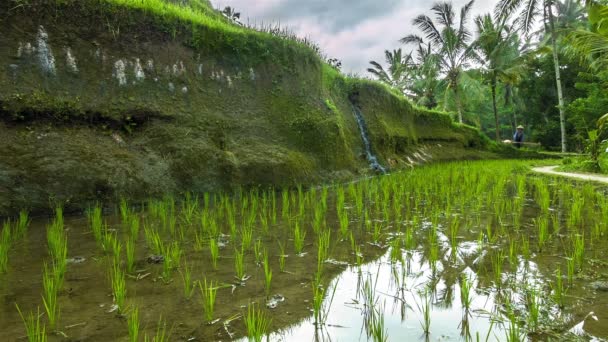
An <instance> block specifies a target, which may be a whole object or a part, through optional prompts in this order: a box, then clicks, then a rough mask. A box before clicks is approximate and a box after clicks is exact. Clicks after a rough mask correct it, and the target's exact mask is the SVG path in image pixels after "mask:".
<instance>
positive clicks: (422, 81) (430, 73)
mask: <svg viewBox="0 0 608 342" xmlns="http://www.w3.org/2000/svg"><path fill="white" fill-rule="evenodd" d="M440 84H441V82H440V80H439V59H438V58H437V55H435V54H434V53H433V49H432V46H431V44H418V48H417V49H416V59H415V63H414V66H413V71H412V81H411V83H410V86H409V88H408V89H407V90H408V91H409V92H411V93H412V94H413V97H414V99H415V101H416V103H417V104H418V105H421V106H424V107H426V108H429V109H433V108H435V107H436V106H437V99H436V93H437V91H438V88H439V85H440Z"/></svg>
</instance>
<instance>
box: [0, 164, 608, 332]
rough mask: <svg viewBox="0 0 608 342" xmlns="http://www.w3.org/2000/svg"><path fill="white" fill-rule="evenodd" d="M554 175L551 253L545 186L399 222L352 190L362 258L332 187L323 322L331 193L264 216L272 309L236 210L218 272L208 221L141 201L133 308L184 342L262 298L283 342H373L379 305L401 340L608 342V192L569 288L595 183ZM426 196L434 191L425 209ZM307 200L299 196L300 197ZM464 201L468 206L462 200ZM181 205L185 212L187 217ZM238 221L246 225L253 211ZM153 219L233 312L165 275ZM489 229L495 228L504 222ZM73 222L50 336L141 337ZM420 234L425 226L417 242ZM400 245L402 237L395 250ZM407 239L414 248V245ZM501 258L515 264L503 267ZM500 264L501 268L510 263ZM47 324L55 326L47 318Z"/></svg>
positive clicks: (36, 272) (0, 290) (29, 250)
mask: <svg viewBox="0 0 608 342" xmlns="http://www.w3.org/2000/svg"><path fill="white" fill-rule="evenodd" d="M391 177H392V176H391ZM420 177H421V178H422V179H423V176H420ZM547 182H548V186H549V189H550V191H551V193H552V201H551V208H550V214H549V215H552V214H554V216H555V217H556V222H558V223H559V225H560V226H562V228H561V229H560V230H559V231H556V230H554V228H553V227H552V226H551V228H549V229H550V231H551V234H550V238H549V239H548V242H546V244H545V245H544V247H543V248H542V249H539V248H538V247H537V246H536V242H537V240H538V236H537V235H538V230H537V224H536V221H535V220H538V219H539V217H540V216H541V209H540V208H539V205H538V203H537V200H536V198H535V188H534V186H533V185H532V184H528V185H527V189H528V192H527V194H526V200H525V201H524V204H523V210H522V213H521V215H519V216H518V215H514V214H513V213H509V212H507V213H504V214H497V213H496V212H495V210H494V208H495V206H494V203H491V202H487V201H485V200H480V201H479V202H483V203H482V204H481V205H468V206H463V207H461V208H456V207H455V206H454V207H452V208H451V209H449V210H448V209H446V210H444V211H441V212H439V211H434V210H431V209H428V208H431V207H435V208H441V207H442V206H443V205H442V204H432V202H434V201H435V202H436V203H437V202H438V201H439V200H438V199H437V198H435V197H434V196H432V195H428V194H426V195H425V192H424V191H422V192H420V193H417V194H416V193H412V194H410V195H408V196H407V197H406V198H407V200H408V201H411V203H410V204H409V205H405V204H404V205H403V206H402V207H401V210H403V215H400V217H399V219H396V218H395V219H392V220H391V219H389V220H386V219H384V218H383V216H384V215H383V214H381V211H382V210H380V211H378V210H376V209H372V208H374V205H373V204H372V203H373V199H374V196H375V195H369V198H368V202H366V203H369V208H370V209H369V211H370V214H369V216H362V215H359V214H358V213H357V212H358V210H357V209H356V206H355V204H354V203H355V202H356V199H354V198H348V195H347V200H346V204H345V207H346V209H345V210H346V212H347V213H348V216H349V218H350V219H349V222H350V224H349V227H350V230H351V231H352V232H353V235H354V239H355V241H356V242H357V243H356V244H357V245H358V246H359V247H360V252H361V254H362V256H363V262H362V264H361V265H357V262H356V258H355V256H354V253H353V251H352V248H351V242H350V241H349V239H344V238H342V237H341V235H340V233H339V232H338V230H339V228H338V227H339V220H338V218H337V216H336V214H335V201H336V199H335V196H334V195H333V194H331V193H330V195H329V200H328V203H329V205H328V210H327V213H326V216H325V221H326V225H327V227H328V228H329V229H331V230H332V239H331V240H332V243H331V247H330V253H329V258H328V259H330V260H326V262H325V263H324V270H323V280H322V286H324V287H326V288H327V289H328V291H327V292H328V294H327V295H326V297H325V301H324V310H325V311H326V313H327V316H326V317H327V318H326V319H325V320H324V322H317V323H316V324H315V322H314V320H313V318H312V317H313V315H312V312H311V310H312V288H311V286H312V285H311V284H312V280H313V278H314V274H315V272H316V270H317V246H316V245H317V242H316V241H317V239H316V234H315V232H314V230H313V227H312V226H313V224H312V223H310V222H312V221H313V220H314V213H313V210H312V209H311V208H312V207H314V205H315V200H318V195H319V192H317V193H316V194H315V195H311V198H312V199H315V200H308V201H307V202H306V203H307V205H308V206H310V208H308V207H306V209H305V210H304V212H303V213H302V212H298V209H297V205H292V207H291V209H290V214H289V215H288V217H281V214H280V213H281V211H282V208H281V205H280V203H279V204H278V205H277V207H276V211H277V213H278V214H277V215H276V216H277V217H278V218H277V220H276V222H275V223H270V224H269V225H270V227H269V229H268V230H267V232H264V231H263V229H262V228H260V222H259V219H258V221H256V225H255V229H254V234H253V241H254V242H253V243H252V245H253V244H254V243H255V241H258V240H259V241H261V242H260V245H261V246H263V248H265V249H266V250H267V251H268V255H269V261H270V268H271V269H272V270H273V278H272V289H271V292H270V293H271V296H270V297H273V296H277V297H278V298H284V301H280V302H279V303H278V305H277V307H276V308H273V309H269V308H265V305H266V303H267V299H268V298H267V296H266V294H265V290H264V271H263V269H262V267H261V266H260V265H259V264H256V261H255V255H254V251H253V248H252V249H250V250H248V252H246V254H245V265H246V266H245V268H246V272H245V273H246V274H247V275H249V276H251V278H250V279H248V280H247V281H245V282H240V281H237V280H236V279H235V276H234V275H235V270H234V261H235V260H234V250H235V248H237V247H238V248H240V242H239V238H238V237H237V238H234V239H231V238H230V237H229V236H228V234H229V231H230V229H229V227H228V224H227V223H226V222H225V221H226V218H225V215H220V214H218V223H219V225H220V231H221V232H222V234H223V235H222V236H221V237H220V238H219V240H220V241H222V242H223V244H222V248H221V249H220V258H219V260H218V269H217V270H214V269H213V267H212V265H211V259H210V257H209V247H208V246H204V248H203V249H202V250H201V251H197V250H196V249H195V237H194V232H196V231H197V230H198V229H199V225H198V224H193V225H192V226H191V227H190V226H188V227H184V228H183V229H184V234H183V235H184V238H183V239H182V238H178V237H176V236H174V235H172V234H170V233H169V232H167V231H165V230H163V228H161V227H160V224H159V223H158V219H156V218H154V217H153V215H151V214H150V213H149V212H147V211H146V210H143V211H141V212H140V210H134V211H135V212H136V214H134V215H136V216H137V217H139V218H140V220H141V222H142V229H140V233H139V236H138V238H137V249H136V256H137V258H136V259H137V263H136V272H134V273H133V274H130V275H129V276H128V277H127V287H128V291H127V305H128V306H129V308H133V307H137V308H138V309H139V313H140V321H141V323H140V325H141V330H142V332H141V333H140V336H143V335H144V334H148V335H150V336H152V335H153V334H154V332H155V331H156V329H157V327H158V325H159V320H160V319H161V318H162V320H163V321H165V322H166V325H167V327H168V330H170V334H171V335H170V336H171V337H170V340H175V341H214V340H216V341H220V340H221V341H226V340H236V339H240V338H243V337H244V335H246V328H245V323H244V320H243V318H242V315H243V314H245V313H246V311H247V307H248V305H250V304H251V303H258V304H260V306H261V307H262V308H263V311H264V312H265V313H266V314H267V315H268V317H270V318H271V319H272V324H271V329H272V331H273V332H272V333H271V334H270V336H269V339H270V340H271V341H311V340H319V341H322V340H327V341H329V340H331V341H366V340H372V337H370V336H369V335H368V331H369V326H368V324H367V323H368V318H369V314H370V312H371V310H375V312H376V315H377V316H380V317H382V318H383V320H384V326H383V327H382V330H384V331H385V332H386V335H387V336H388V340H389V341H410V340H414V341H415V340H425V339H426V340H430V341H443V340H448V341H464V340H476V339H477V338H478V336H479V340H480V341H485V340H489V341H506V340H507V335H508V334H509V333H510V332H512V330H513V325H512V322H515V326H516V327H519V332H518V333H516V334H515V335H516V336H517V337H518V338H519V339H520V340H526V339H529V340H534V341H536V340H539V341H540V340H547V339H558V340H559V339H561V340H576V339H581V340H593V339H596V340H601V339H606V338H608V325H607V324H606V321H607V320H608V292H604V290H608V285H607V286H606V287H605V288H604V287H602V286H599V285H601V284H599V285H598V283H597V282H601V281H602V280H604V279H608V264H607V263H606V262H605V260H607V259H606V253H607V251H608V248H607V245H606V239H607V238H606V236H598V237H596V238H591V237H590V236H591V235H592V233H591V230H592V228H593V227H594V226H595V225H598V224H599V225H604V224H606V223H605V222H601V218H602V217H601V216H599V211H598V210H597V208H596V207H595V205H596V204H597V203H595V202H594V201H595V200H594V199H592V197H589V196H592V194H597V193H598V192H600V191H604V190H602V189H594V190H593V192H592V191H589V190H587V191H586V192H584V193H585V194H586V195H583V196H587V197H588V198H587V197H585V198H586V202H585V203H586V204H587V205H586V207H585V208H586V209H585V210H583V211H582V213H583V218H584V227H583V228H580V229H581V230H580V232H581V233H584V234H585V236H586V241H587V244H586V247H585V264H584V268H583V270H582V271H581V272H577V273H576V274H575V275H574V279H573V282H572V283H569V282H568V281H567V280H566V279H565V278H566V260H567V251H568V250H569V249H570V247H569V246H570V240H569V236H570V235H571V231H569V228H566V221H567V220H568V216H569V214H568V213H569V211H570V206H571V205H572V204H571V203H572V201H571V200H569V196H570V192H566V193H564V192H563V191H562V189H563V188H565V187H570V188H574V189H581V188H582V186H580V185H578V184H571V183H567V182H565V181H558V180H547ZM357 186H365V187H367V186H369V187H373V186H378V185H377V184H375V185H374V184H371V185H370V184H361V185H357ZM508 191H510V190H508ZM484 194H485V192H484ZM277 196H280V194H279V195H277ZM416 196H420V197H423V196H428V198H424V199H422V200H420V201H419V202H417V203H418V204H416V203H414V202H416V200H415V199H414V197H416ZM437 196H440V195H439V194H438V195H437ZM479 196H482V194H481V193H480V194H479ZM295 197H297V196H292V197H291V198H292V201H293V199H294V198H295ZM278 198H280V197H278ZM376 200H378V198H376ZM277 202H280V199H277ZM295 202H297V200H295V201H293V203H295ZM439 203H440V202H439ZM452 203H458V198H455V199H454V202H452ZM201 207H202V205H201ZM268 207H269V206H268ZM209 208H210V209H207V210H209V211H210V212H213V211H214V210H215V209H213V205H211V206H210V207H209ZM408 208H409V209H408ZM199 209H200V210H204V209H201V208H199ZM365 210H367V209H365ZM178 212H179V211H178ZM178 212H176V216H179V213H178ZM394 217H395V215H393V218H394ZM455 218H458V221H455ZM105 220H106V221H107V222H108V225H109V226H108V227H109V229H110V230H115V231H116V236H117V237H119V238H120V239H121V240H122V241H124V240H125V238H124V237H125V236H126V234H127V232H126V231H127V228H126V227H125V226H123V224H121V223H120V221H121V220H120V218H118V217H116V216H111V215H110V216H106V217H105ZM237 220H238V221H239V222H241V220H242V218H241V217H239V218H238V219H237ZM294 221H298V222H302V227H303V229H304V230H305V231H306V232H307V235H306V240H305V246H304V253H303V254H301V255H296V254H295V251H294V246H293V239H294V237H293V233H292V228H293V226H294ZM48 222H49V221H48V220H45V219H38V220H34V222H32V224H31V225H30V227H29V232H28V234H27V236H26V237H25V238H24V239H21V240H18V241H15V242H14V243H13V247H12V249H11V252H10V255H9V263H10V265H9V270H8V272H7V273H6V274H4V275H0V340H1V341H18V340H25V339H24V337H25V330H24V327H23V323H22V321H21V319H20V317H19V315H18V313H17V310H16V308H15V304H18V305H19V306H20V308H21V309H22V310H23V311H30V310H34V311H35V310H36V307H40V308H41V310H42V312H43V311H44V309H43V307H42V298H41V294H42V268H43V263H44V262H50V261H49V259H50V258H49V256H48V251H47V248H46V245H47V243H46V234H45V227H46V225H47V224H48ZM367 222H372V223H371V226H373V225H374V224H375V223H378V224H380V225H381V229H382V230H381V232H380V237H381V238H380V239H378V238H377V237H376V238H374V237H373V235H374V234H373V232H372V231H370V230H369V229H368V228H366V226H367V225H368V224H367ZM453 222H458V225H459V229H458V234H457V235H456V237H455V239H452V237H451V236H450V225H451V224H453ZM515 222H517V223H515ZM308 223H310V224H308ZM144 225H147V226H149V227H157V229H158V230H159V231H161V232H163V238H164V239H165V240H166V241H179V243H180V245H181V247H182V249H183V251H184V256H183V257H182V263H181V264H182V265H183V264H184V261H185V262H187V264H188V266H189V267H191V268H192V273H193V279H194V280H195V281H201V280H202V279H203V278H206V279H208V280H213V281H215V282H217V283H218V284H219V286H220V289H219V290H218V294H217V302H216V307H215V314H214V317H215V318H218V319H219V321H217V322H215V323H214V324H209V322H207V321H206V320H205V319H204V315H203V310H202V305H201V295H200V293H199V291H198V290H196V291H195V292H194V295H193V297H192V298H190V299H186V298H185V296H184V290H183V281H182V277H181V276H180V270H174V271H173V272H172V275H171V276H170V277H169V278H168V279H167V278H165V279H163V278H162V276H161V274H162V265H160V264H151V263H148V261H147V258H148V256H150V255H151V254H152V252H151V250H150V248H149V247H148V246H147V243H146V239H145V236H144V232H143V230H144V229H143V226H144ZM488 226H490V227H491V228H492V229H491V230H490V231H488ZM433 227H434V228H433ZM65 231H66V233H67V237H68V247H69V249H68V258H70V259H71V262H69V263H68V269H67V273H66V280H65V284H64V286H63V288H62V291H61V292H60V295H59V298H60V299H59V304H60V307H61V317H60V319H59V324H58V327H57V329H56V330H57V331H56V332H51V333H49V339H50V340H54V341H76V340H87V341H114V340H118V341H120V340H124V341H126V340H128V330H127V321H126V317H125V316H123V315H120V314H118V313H117V312H116V311H112V307H113V297H112V292H111V287H110V282H109V277H108V270H109V268H110V264H109V259H110V258H109V257H107V256H106V253H104V252H103V251H102V250H101V249H100V248H99V246H98V244H97V243H96V242H95V240H94V238H93V235H92V233H91V229H90V226H89V223H88V221H87V219H85V218H68V219H66V220H65ZM408 231H411V232H412V234H411V235H410V236H409V237H407V232H408ZM433 231H434V232H435V233H433ZM374 240H376V242H373V241H374ZM396 240H399V241H402V243H400V244H399V245H394V244H393V242H394V241H396ZM405 240H409V243H406V242H403V241H405ZM431 240H432V241H431ZM454 241H455V242H454ZM279 242H281V243H282V244H283V245H284V248H285V253H286V254H287V255H288V256H287V257H286V258H285V269H284V271H283V272H281V271H280V266H279V255H281V251H280V249H279ZM526 244H529V251H526V248H525V247H524V246H525V245H526ZM391 245H392V246H391ZM511 245H514V246H515V251H514V252H513V257H508V256H509V254H510V251H509V249H510V248H513V247H511ZM495 260H500V261H501V262H499V264H500V265H499V266H497V265H496V263H495ZM497 267H500V270H499V271H497ZM558 268H559V269H561V271H562V276H563V278H564V280H563V281H564V287H565V288H566V291H565V292H566V293H565V295H564V305H563V306H562V307H560V305H558V304H557V302H556V301H555V300H554V299H553V293H554V291H553V290H552V289H553V288H554V286H555V283H556V281H555V280H556V275H555V272H556V270H557V269H558ZM182 270H183V267H182ZM463 276H467V278H468V279H470V281H471V283H472V290H471V296H470V297H471V305H470V308H469V309H468V310H465V309H464V308H463V305H462V302H461V294H460V292H461V290H460V286H461V284H462V278H463ZM366 284H367V286H368V288H371V289H372V290H371V291H369V292H368V294H365V291H364V290H363V289H364V288H365V287H366ZM334 288H335V292H334V291H333V290H334ZM531 293H536V297H534V298H535V299H533V302H534V303H536V304H537V305H536V306H537V307H538V308H539V312H540V314H539V319H538V322H537V323H536V326H535V327H534V326H533V325H531V323H529V321H530V314H529V312H530V311H531V308H530V305H531V304H530V303H531V301H530V300H531V299H530V298H531ZM366 296H367V297H366ZM370 296H371V303H373V304H372V305H371V307H370V306H369V305H367V304H366V303H370V302H369V301H368V300H369V299H370V298H369V297H370ZM366 299H367V300H366ZM425 299H427V300H428V301H429V303H430V311H429V312H430V327H429V330H430V331H429V334H426V333H425V332H424V330H425V329H423V324H422V322H423V321H424V315H423V311H424V310H423V307H424V302H425ZM128 311H129V310H128V309H127V312H128ZM591 312H593V314H591ZM42 322H45V317H44V316H43V317H42Z"/></svg>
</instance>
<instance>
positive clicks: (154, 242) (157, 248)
mask: <svg viewBox="0 0 608 342" xmlns="http://www.w3.org/2000/svg"><path fill="white" fill-rule="evenodd" d="M144 233H145V237H146V244H147V245H148V248H150V250H151V251H152V253H154V254H155V255H161V254H163V249H164V244H163V241H162V239H161V238H160V235H159V233H158V232H157V231H156V230H154V229H152V228H151V227H145V226H144Z"/></svg>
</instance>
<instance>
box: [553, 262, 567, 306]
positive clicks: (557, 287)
mask: <svg viewBox="0 0 608 342" xmlns="http://www.w3.org/2000/svg"><path fill="white" fill-rule="evenodd" d="M551 288H552V290H553V300H554V301H555V303H556V304H557V305H558V306H559V307H560V308H563V307H564V279H563V278H562V269H561V268H558V269H557V272H556V274H555V283H553V284H551Z"/></svg>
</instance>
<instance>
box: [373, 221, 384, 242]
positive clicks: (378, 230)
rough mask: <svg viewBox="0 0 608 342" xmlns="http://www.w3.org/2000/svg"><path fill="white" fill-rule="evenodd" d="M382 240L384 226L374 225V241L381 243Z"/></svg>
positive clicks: (376, 223)
mask: <svg viewBox="0 0 608 342" xmlns="http://www.w3.org/2000/svg"><path fill="white" fill-rule="evenodd" d="M381 238H382V225H381V224H380V223H379V222H375V223H374V230H373V232H372V241H374V243H380V239H381Z"/></svg>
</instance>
